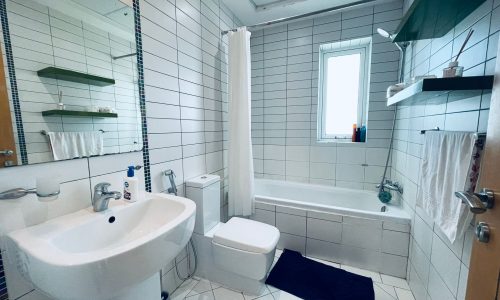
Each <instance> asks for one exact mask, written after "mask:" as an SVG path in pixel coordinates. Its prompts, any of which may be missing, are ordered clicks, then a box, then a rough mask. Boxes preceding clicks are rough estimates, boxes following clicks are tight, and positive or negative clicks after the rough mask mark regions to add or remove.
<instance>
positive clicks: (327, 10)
mask: <svg viewBox="0 0 500 300" xmlns="http://www.w3.org/2000/svg"><path fill="white" fill-rule="evenodd" d="M375 1H376V0H360V1H356V2H353V3H348V4H342V5H338V6H334V7H330V8H326V9H322V10H317V11H313V12H310V13H306V14H302V15H295V16H291V17H287V18H281V19H276V20H272V21H267V22H264V23H259V24H255V25H250V26H247V28H249V29H252V28H258V27H264V26H269V25H274V24H278V23H283V22H289V21H294V20H298V19H303V18H307V17H310V16H314V15H318V14H323V13H329V12H334V11H337V10H341V9H346V8H352V7H356V6H359V5H363V4H367V3H371V2H375ZM236 30H237V28H233V29H229V30H223V31H221V34H222V35H225V34H228V33H229V32H230V31H236Z"/></svg>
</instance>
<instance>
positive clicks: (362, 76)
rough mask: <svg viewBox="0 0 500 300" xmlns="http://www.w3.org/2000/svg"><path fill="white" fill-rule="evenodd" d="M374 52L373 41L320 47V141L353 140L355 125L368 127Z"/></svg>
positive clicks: (367, 40) (348, 42) (347, 42)
mask: <svg viewBox="0 0 500 300" xmlns="http://www.w3.org/2000/svg"><path fill="white" fill-rule="evenodd" d="M370 53H371V39H370V38H363V39H356V40H350V41H344V42H337V43H330V44H324V45H321V46H320V49H319V84H318V140H319V141H325V142H328V141H351V138H352V128H353V124H356V125H357V126H358V127H361V126H362V125H365V126H366V119H367V118H366V115H367V107H368V84H369V79H370V78H369V74H370V72H369V69H370Z"/></svg>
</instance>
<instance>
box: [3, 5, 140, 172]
mask: <svg viewBox="0 0 500 300" xmlns="http://www.w3.org/2000/svg"><path fill="white" fill-rule="evenodd" d="M5 2H6V10H7V19H8V27H9V32H8V33H7V32H6V28H5V24H4V27H3V34H2V41H1V42H2V43H1V47H2V56H3V60H2V63H3V65H2V66H3V68H1V69H2V72H1V73H0V81H1V84H2V85H3V86H2V88H1V89H0V151H1V152H0V167H6V166H8V167H9V166H16V165H22V164H33V163H41V162H49V161H55V160H64V159H74V158H79V157H89V156H96V155H105V154H113V153H123V152H131V151H139V150H141V148H142V136H141V132H142V131H141V114H140V103H139V93H138V80H137V78H138V72H137V59H136V53H135V52H136V45H135V26H134V11H133V8H132V7H131V6H132V0H6V1H5ZM3 19H5V16H4V18H3ZM90 24H92V25H90Z"/></svg>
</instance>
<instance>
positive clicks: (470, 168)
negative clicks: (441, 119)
mask: <svg viewBox="0 0 500 300" xmlns="http://www.w3.org/2000/svg"><path fill="white" fill-rule="evenodd" d="M476 140H477V134H475V133H472V132H452V131H448V132H444V131H428V132H426V133H425V139H424V145H423V149H422V160H421V164H420V184H419V186H420V187H419V189H418V192H417V205H418V206H420V207H422V208H423V210H424V211H425V212H426V213H427V214H428V215H429V216H430V217H432V219H433V220H434V222H435V223H436V224H437V225H438V226H439V227H440V228H441V230H442V231H443V233H444V234H445V235H446V236H447V237H448V239H449V240H450V242H452V243H453V242H454V241H455V239H456V238H457V237H459V236H461V235H462V234H463V233H464V232H465V230H466V229H467V226H468V225H469V224H470V221H471V220H472V213H470V210H469V209H468V207H467V206H466V205H465V204H463V203H462V202H461V201H460V200H459V199H458V198H457V197H455V192H456V191H474V189H475V187H476V183H477V180H478V177H479V163H480V153H479V152H480V149H479V147H476V146H475V144H476Z"/></svg>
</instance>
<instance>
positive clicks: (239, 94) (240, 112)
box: [228, 27, 255, 216]
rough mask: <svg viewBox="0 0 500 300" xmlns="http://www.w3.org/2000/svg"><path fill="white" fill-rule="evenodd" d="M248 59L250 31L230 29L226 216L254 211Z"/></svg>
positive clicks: (242, 214)
mask: <svg viewBox="0 0 500 300" xmlns="http://www.w3.org/2000/svg"><path fill="white" fill-rule="evenodd" d="M250 60H251V58H250V32H249V31H247V30H246V27H241V28H238V30H237V31H236V32H229V123H228V130H229V151H228V152H229V153H228V180H229V195H228V202H229V206H228V208H229V216H249V215H251V214H252V213H253V211H254V198H255V197H254V174H253V156H252V137H251V128H250V126H251V125H250V124H251V120H250V118H251V105H250V100H251V98H250V95H251V94H250V93H251V91H250V78H251V76H250Z"/></svg>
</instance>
